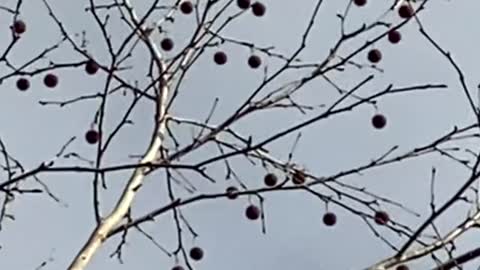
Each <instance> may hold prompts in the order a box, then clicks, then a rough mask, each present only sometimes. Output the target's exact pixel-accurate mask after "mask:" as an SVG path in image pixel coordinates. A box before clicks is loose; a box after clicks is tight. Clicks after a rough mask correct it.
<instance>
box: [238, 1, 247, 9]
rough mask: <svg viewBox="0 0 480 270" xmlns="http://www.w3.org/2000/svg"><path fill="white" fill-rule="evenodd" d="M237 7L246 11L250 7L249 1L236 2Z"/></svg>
mask: <svg viewBox="0 0 480 270" xmlns="http://www.w3.org/2000/svg"><path fill="white" fill-rule="evenodd" d="M237 6H238V7H239V8H241V9H247V8H249V7H250V0H237Z"/></svg>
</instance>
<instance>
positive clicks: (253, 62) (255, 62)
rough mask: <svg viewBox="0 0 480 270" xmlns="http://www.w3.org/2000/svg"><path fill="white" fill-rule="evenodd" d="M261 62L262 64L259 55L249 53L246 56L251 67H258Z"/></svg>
mask: <svg viewBox="0 0 480 270" xmlns="http://www.w3.org/2000/svg"><path fill="white" fill-rule="evenodd" d="M261 64H262V59H260V57H259V56H257V55H251V56H250V57H249V58H248V65H249V66H250V67H251V68H258V67H259V66H260V65H261Z"/></svg>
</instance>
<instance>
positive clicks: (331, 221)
mask: <svg viewBox="0 0 480 270" xmlns="http://www.w3.org/2000/svg"><path fill="white" fill-rule="evenodd" d="M323 223H324V224H325V225H327V226H333V225H335V224H336V223H337V216H336V215H335V214H334V213H332V212H327V213H325V215H323Z"/></svg>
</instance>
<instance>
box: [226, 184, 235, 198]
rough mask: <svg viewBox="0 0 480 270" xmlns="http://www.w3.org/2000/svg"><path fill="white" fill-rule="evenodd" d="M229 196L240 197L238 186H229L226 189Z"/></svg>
mask: <svg viewBox="0 0 480 270" xmlns="http://www.w3.org/2000/svg"><path fill="white" fill-rule="evenodd" d="M226 193H227V198H229V199H230V200H235V199H236V198H237V197H238V188H236V187H233V186H232V187H228V188H227V190H226Z"/></svg>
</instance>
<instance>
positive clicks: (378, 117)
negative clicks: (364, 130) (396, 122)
mask: <svg viewBox="0 0 480 270" xmlns="http://www.w3.org/2000/svg"><path fill="white" fill-rule="evenodd" d="M372 125H373V127H374V128H376V129H382V128H384V127H385V126H386V125H387V118H386V117H385V116H384V115H383V114H375V115H374V116H373V117H372Z"/></svg>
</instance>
